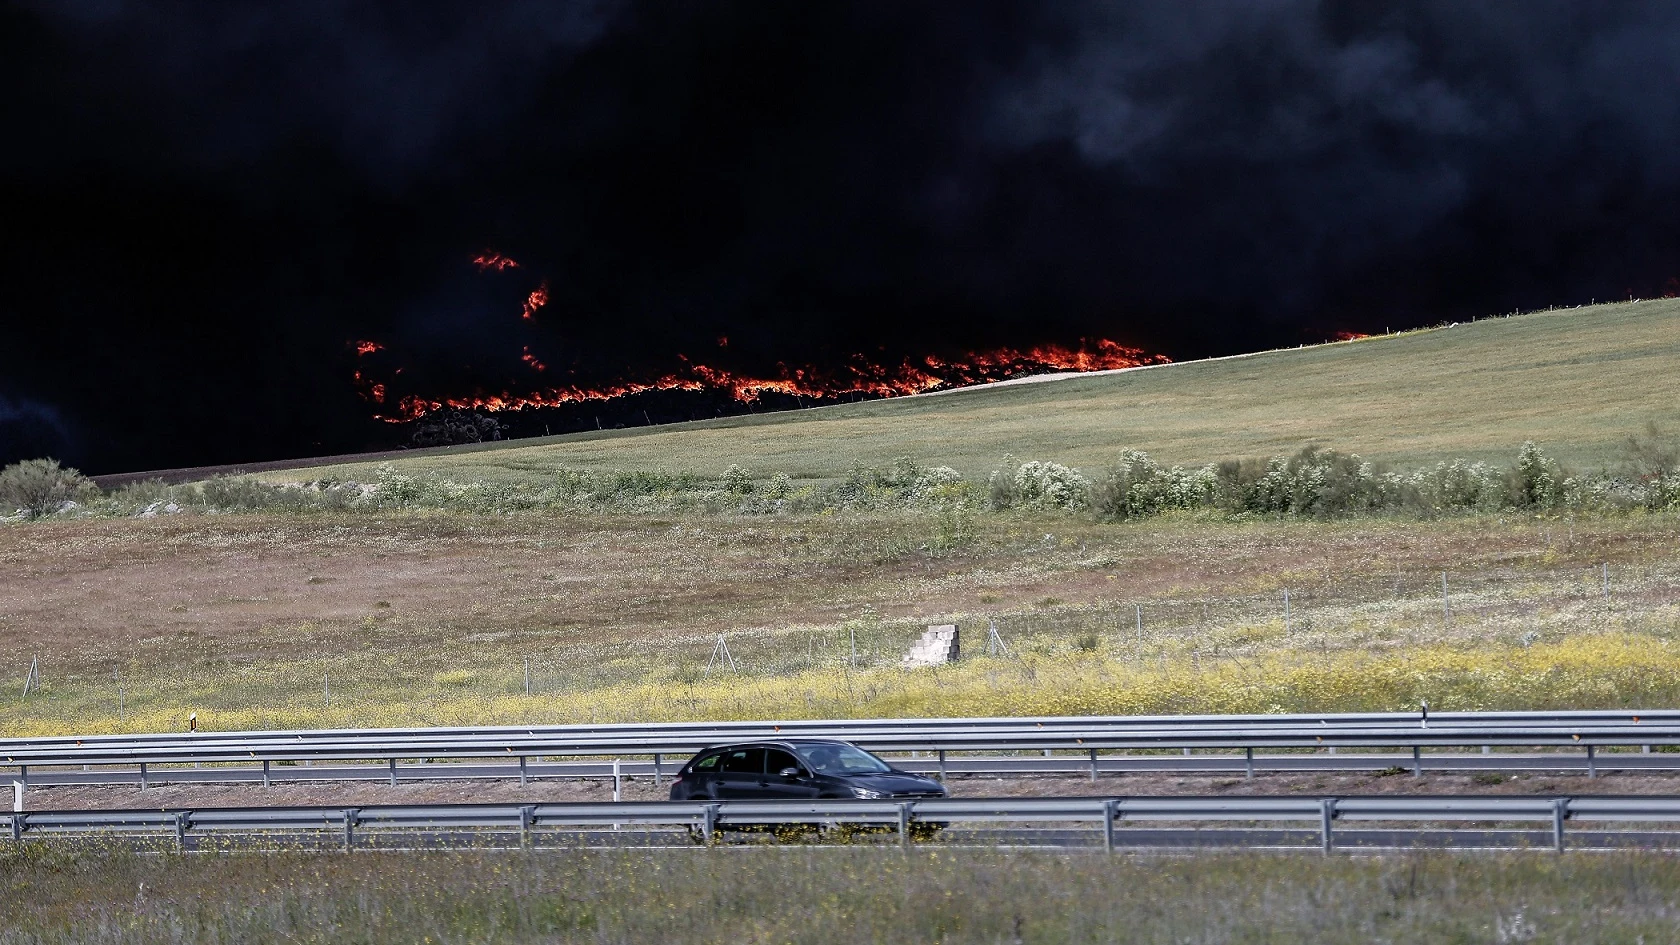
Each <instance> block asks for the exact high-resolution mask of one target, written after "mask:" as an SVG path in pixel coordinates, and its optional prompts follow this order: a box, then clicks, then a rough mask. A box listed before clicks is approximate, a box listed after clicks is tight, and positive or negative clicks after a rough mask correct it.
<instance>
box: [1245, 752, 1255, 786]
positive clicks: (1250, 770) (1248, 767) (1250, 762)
mask: <svg viewBox="0 0 1680 945" xmlns="http://www.w3.org/2000/svg"><path fill="white" fill-rule="evenodd" d="M1243 780H1245V781H1252V780H1254V749H1253V748H1252V747H1250V748H1244V749H1243Z"/></svg>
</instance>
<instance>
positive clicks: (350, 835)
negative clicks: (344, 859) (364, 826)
mask: <svg viewBox="0 0 1680 945" xmlns="http://www.w3.org/2000/svg"><path fill="white" fill-rule="evenodd" d="M359 813H361V812H360V811H359V810H357V809H356V808H354V807H346V808H345V809H344V852H345V853H349V852H350V851H351V850H354V849H355V848H356V815H357V814H359Z"/></svg>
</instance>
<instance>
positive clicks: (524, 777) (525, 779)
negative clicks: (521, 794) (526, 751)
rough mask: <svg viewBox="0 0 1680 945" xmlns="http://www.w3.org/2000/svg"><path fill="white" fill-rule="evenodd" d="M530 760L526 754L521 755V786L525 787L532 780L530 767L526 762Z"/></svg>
mask: <svg viewBox="0 0 1680 945" xmlns="http://www.w3.org/2000/svg"><path fill="white" fill-rule="evenodd" d="M530 760H531V759H529V758H527V757H526V756H524V755H520V756H519V786H520V787H524V786H525V785H526V784H527V783H529V782H530V780H531V772H530V769H529V768H528V767H527V766H526V762H528V761H530Z"/></svg>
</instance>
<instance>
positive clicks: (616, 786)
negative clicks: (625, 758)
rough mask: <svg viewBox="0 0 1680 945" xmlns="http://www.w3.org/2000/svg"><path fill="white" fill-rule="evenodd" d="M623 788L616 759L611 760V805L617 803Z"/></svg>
mask: <svg viewBox="0 0 1680 945" xmlns="http://www.w3.org/2000/svg"><path fill="white" fill-rule="evenodd" d="M622 787H623V781H622V776H621V774H620V772H619V767H618V759H617V758H614V759H613V803H615V804H616V803H618V801H619V797H620V789H621V788H622Z"/></svg>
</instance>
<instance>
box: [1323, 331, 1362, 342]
mask: <svg viewBox="0 0 1680 945" xmlns="http://www.w3.org/2000/svg"><path fill="white" fill-rule="evenodd" d="M1369 337H1371V336H1370V335H1367V334H1365V333H1363V332H1358V331H1338V332H1336V333H1335V334H1334V335H1331V336H1330V340H1331V341H1358V340H1359V339H1361V338H1369Z"/></svg>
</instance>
